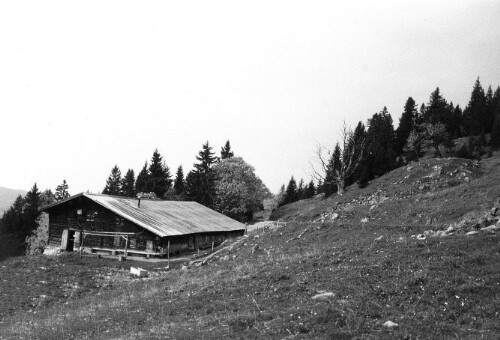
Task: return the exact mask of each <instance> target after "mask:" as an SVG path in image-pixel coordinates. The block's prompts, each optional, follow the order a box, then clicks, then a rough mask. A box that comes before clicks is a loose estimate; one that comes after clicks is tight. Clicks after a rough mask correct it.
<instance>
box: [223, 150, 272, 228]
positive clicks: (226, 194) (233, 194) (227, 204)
mask: <svg viewBox="0 0 500 340" xmlns="http://www.w3.org/2000/svg"><path fill="white" fill-rule="evenodd" d="M213 171H214V174H215V177H216V178H217V180H216V182H215V199H214V208H215V210H217V211H219V212H220V213H223V214H225V215H227V216H229V217H232V218H234V219H237V220H239V221H242V222H243V221H249V220H251V218H252V215H253V212H254V211H255V210H257V209H258V208H259V207H260V206H261V205H262V202H263V200H264V198H266V197H269V196H271V194H270V192H269V190H268V189H267V187H266V186H265V185H264V183H263V182H262V181H261V180H260V178H259V177H257V175H256V174H255V169H254V168H253V167H252V166H251V165H249V164H248V163H246V162H245V161H244V160H243V159H242V158H241V157H231V158H225V159H222V160H221V161H220V162H218V163H217V164H215V165H214V167H213Z"/></svg>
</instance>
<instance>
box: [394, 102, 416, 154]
mask: <svg viewBox="0 0 500 340" xmlns="http://www.w3.org/2000/svg"><path fill="white" fill-rule="evenodd" d="M416 118H417V105H416V103H415V100H413V98H412V97H409V98H408V99H407V100H406V104H405V106H404V110H403V113H402V114H401V118H400V119H399V126H398V128H397V129H396V139H395V141H394V147H395V151H396V153H397V154H398V155H400V154H401V153H402V152H403V147H404V146H405V144H406V140H407V139H408V136H409V135H410V132H411V130H413V126H414V124H415V120H416Z"/></svg>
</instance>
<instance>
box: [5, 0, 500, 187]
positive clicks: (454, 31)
mask: <svg viewBox="0 0 500 340" xmlns="http://www.w3.org/2000/svg"><path fill="white" fill-rule="evenodd" d="M342 3H343V4H339V3H335V2H334V1H324V2H322V1H301V2H295V1H279V2H278V1H246V2H240V1H234V0H232V1H225V2H222V1H199V2H197V1H123V0H120V1H103V0H99V1H79V2H75V1H1V2H0V115H1V123H0V127H1V129H0V150H1V161H2V165H1V167H0V186H5V187H9V188H14V189H25V190H28V189H29V188H31V186H32V185H33V183H35V182H37V183H38V186H39V188H40V189H46V188H50V189H52V190H54V189H55V187H56V186H57V185H58V184H60V183H61V182H62V180H63V179H66V180H67V181H68V183H69V185H70V192H71V193H72V194H76V193H78V192H81V191H86V190H90V191H91V192H100V191H102V189H103V188H104V185H105V181H106V178H107V176H108V175H109V173H110V171H111V168H112V167H113V166H114V165H115V164H117V165H118V166H119V167H120V169H121V170H122V173H123V174H124V173H125V172H126V170H127V169H128V168H132V169H134V171H136V174H137V173H138V172H139V171H140V169H141V167H142V165H143V164H144V162H145V161H146V160H148V161H149V160H150V158H151V156H152V153H153V151H154V149H155V148H158V150H159V151H160V153H161V154H162V155H163V156H164V159H165V161H166V163H167V165H168V166H169V167H170V168H171V171H172V173H175V170H176V168H177V167H178V166H179V165H183V167H184V170H185V173H187V172H188V171H189V170H190V169H191V168H192V165H193V163H194V162H195V156H196V154H197V153H198V151H199V150H200V149H201V146H202V144H203V143H204V142H205V141H207V140H208V141H209V142H210V144H211V145H212V146H214V149H215V150H216V151H217V154H219V151H220V148H221V146H222V145H223V144H224V143H225V141H226V140H227V139H229V140H230V141H231V145H232V147H233V149H234V152H235V153H236V155H238V156H241V157H243V158H244V159H245V160H246V161H247V162H248V163H250V164H251V165H253V166H254V167H255V169H256V173H257V175H258V176H259V177H260V178H261V179H262V180H263V181H264V183H265V184H266V185H267V186H268V187H269V188H270V190H271V191H273V192H277V191H278V190H279V187H280V186H281V184H283V183H286V182H288V180H289V179H290V176H292V175H294V176H295V178H301V177H303V178H304V180H306V181H308V180H310V179H311V173H312V172H311V169H310V165H309V162H310V161H311V160H312V159H313V157H314V150H315V148H316V144H317V143H318V142H319V143H322V144H324V145H325V146H328V147H331V148H333V146H334V143H335V141H336V140H337V138H338V132H339V129H340V125H341V123H342V121H343V120H345V121H346V122H347V123H348V124H351V125H353V126H354V125H355V124H356V123H357V122H358V121H359V120H362V121H363V122H366V120H367V119H368V118H369V117H371V115H373V114H374V113H375V112H378V111H380V110H381V109H382V108H383V107H384V106H387V108H388V110H389V112H390V113H391V115H392V117H393V119H394V123H395V127H397V124H398V122H399V117H400V115H401V112H402V109H403V105H404V104H405V101H406V99H407V98H408V97H409V96H412V97H413V98H414V99H415V100H416V102H417V103H418V104H419V105H420V104H421V103H422V102H428V99H429V95H430V93H431V92H432V91H433V90H434V89H435V88H436V87H437V86H439V87H440V89H441V91H442V93H443V95H444V97H445V98H446V99H447V100H448V101H453V103H455V104H460V105H461V106H462V107H464V106H465V105H466V104H467V102H468V100H469V98H470V93H471V91H472V86H473V84H474V81H475V80H476V78H477V77H478V76H479V77H480V80H481V82H482V84H483V85H484V87H485V88H487V86H488V85H490V84H491V85H492V86H494V88H496V87H497V86H498V85H500V20H499V18H500V1H497V0H492V1H435V0H434V1H412V2H411V4H410V3H409V2H407V1H353V2H352V3H351V2H349V4H347V3H348V2H347V1H343V2H342Z"/></svg>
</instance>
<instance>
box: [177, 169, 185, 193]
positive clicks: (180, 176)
mask: <svg viewBox="0 0 500 340" xmlns="http://www.w3.org/2000/svg"><path fill="white" fill-rule="evenodd" d="M174 190H175V194H176V195H182V194H184V191H185V182H184V171H183V169H182V165H179V167H178V168H177V173H176V174H175V180H174Z"/></svg>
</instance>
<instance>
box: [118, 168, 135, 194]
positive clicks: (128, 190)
mask: <svg viewBox="0 0 500 340" xmlns="http://www.w3.org/2000/svg"><path fill="white" fill-rule="evenodd" d="M121 194H122V195H123V196H126V197H135V173H134V170H132V169H128V170H127V173H126V174H125V176H124V177H123V179H122V183H121Z"/></svg>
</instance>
